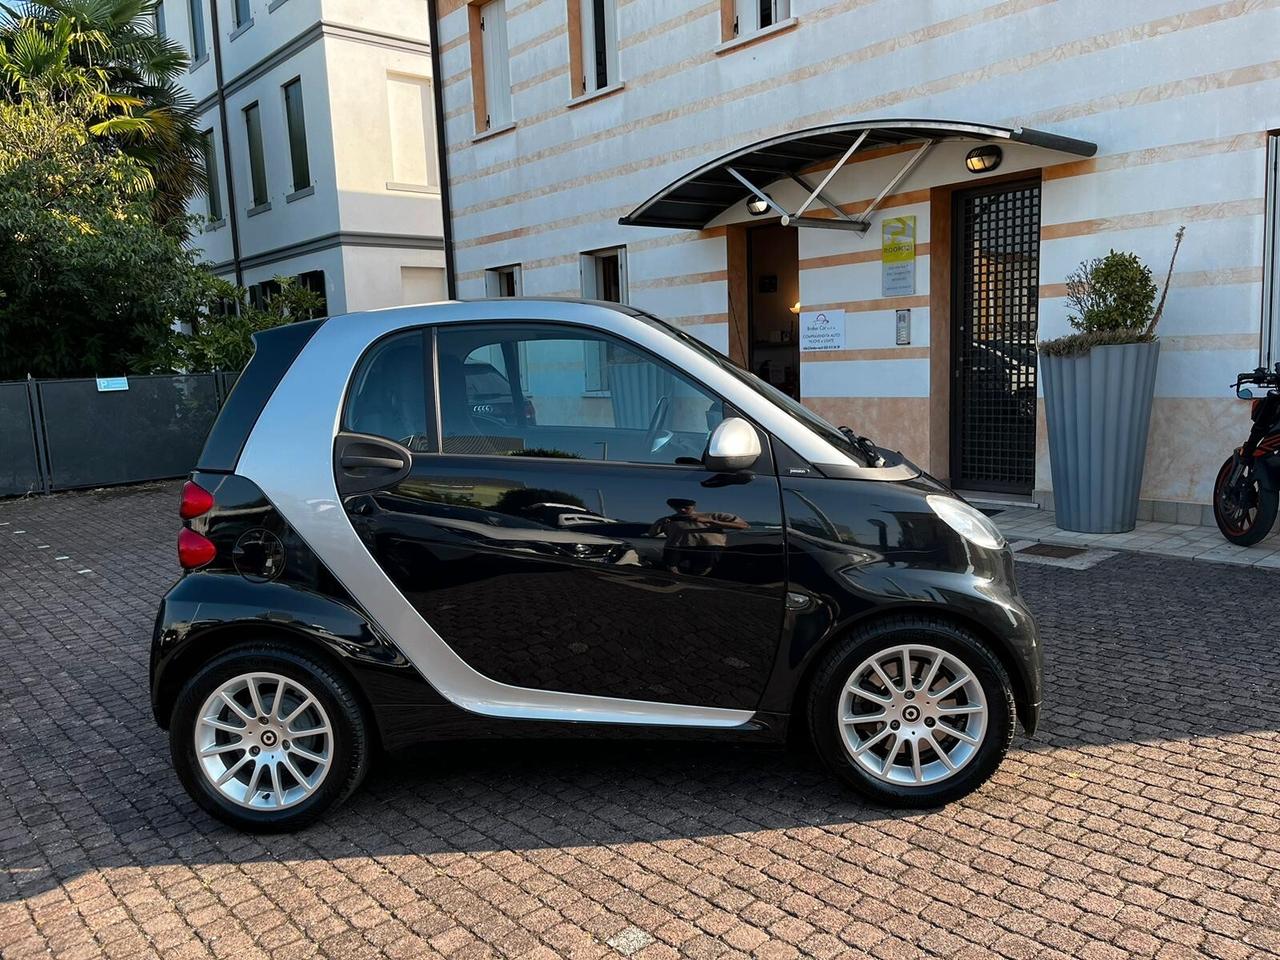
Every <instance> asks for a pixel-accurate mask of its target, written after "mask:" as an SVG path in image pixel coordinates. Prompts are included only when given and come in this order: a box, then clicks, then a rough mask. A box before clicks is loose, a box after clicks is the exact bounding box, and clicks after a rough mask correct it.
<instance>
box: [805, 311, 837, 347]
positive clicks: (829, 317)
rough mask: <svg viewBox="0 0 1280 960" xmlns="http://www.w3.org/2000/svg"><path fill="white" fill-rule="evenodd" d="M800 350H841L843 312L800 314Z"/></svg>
mask: <svg viewBox="0 0 1280 960" xmlns="http://www.w3.org/2000/svg"><path fill="white" fill-rule="evenodd" d="M800 349H801V351H804V352H808V351H810V350H843V349H844V311H843V310H807V311H805V312H803V313H801V314H800Z"/></svg>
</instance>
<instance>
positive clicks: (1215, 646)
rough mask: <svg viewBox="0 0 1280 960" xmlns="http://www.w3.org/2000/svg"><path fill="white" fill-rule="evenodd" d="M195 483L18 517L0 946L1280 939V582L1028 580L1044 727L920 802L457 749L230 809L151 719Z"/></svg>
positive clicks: (1104, 951) (1155, 944)
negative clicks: (201, 794) (260, 834)
mask: <svg viewBox="0 0 1280 960" xmlns="http://www.w3.org/2000/svg"><path fill="white" fill-rule="evenodd" d="M175 508H176V488H175V487H174V486H173V485H166V486H163V487H152V488H145V489H133V490H124V491H111V492H99V493H86V494H68V495H62V496H59V497H55V498H47V499H40V500H32V501H26V502H17V503H6V504H0V524H3V525H0V644H2V648H0V738H2V740H3V742H0V955H3V956H4V957H5V958H17V957H35V956H45V955H46V954H47V953H53V954H54V955H57V956H63V957H85V958H89V957H98V956H102V955H106V956H110V957H117V956H120V957H128V958H130V960H135V958H137V960H140V958H142V957H146V956H152V955H156V954H160V955H164V956H175V957H186V956H192V957H195V956H199V957H206V956H210V955H213V956H218V957H235V958H244V957H252V956H257V955H267V954H269V955H271V956H273V957H294V956H307V955H312V954H316V953H319V954H323V955H328V956H333V957H342V958H350V957H361V956H387V957H424V956H439V955H445V956H450V957H472V956H476V957H479V956H492V955H499V956H511V957H539V956H542V957H554V956H567V957H596V956H617V955H630V956H634V957H643V958H655V957H669V956H676V955H686V956H690V957H720V956H744V955H756V956H761V957H792V956H797V955H806V956H808V955H812V956H818V957H834V956H863V955H871V956H874V957H881V958H887V957H914V956H920V955H922V954H935V955H942V956H948V957H959V956H986V955H990V954H992V953H995V954H1000V955H1004V956H1008V957H1033V956H1060V955H1063V954H1069V955H1076V956H1084V957H1120V956H1122V955H1124V954H1132V955H1140V956H1149V955H1158V956H1162V957H1165V956H1167V957H1180V956H1188V957H1189V956H1197V955H1207V956H1215V957H1244V956H1250V955H1252V956H1262V955H1277V954H1280V909H1278V908H1280V899H1278V897H1280V894H1278V891H1280V805H1278V803H1280V793H1278V791H1277V783H1280V742H1278V740H1277V731H1280V642H1278V641H1277V631H1278V630H1280V592H1278V591H1277V586H1280V573H1276V572H1274V571H1267V570H1260V569H1247V568H1239V567H1232V566H1225V565H1218V564H1206V563H1192V562H1190V561H1182V560H1175V559H1167V558H1159V557H1151V556H1137V555H1123V554H1122V555H1120V556H1118V557H1115V558H1112V559H1109V560H1106V561H1105V562H1103V563H1101V564H1099V565H1098V566H1095V567H1093V568H1091V569H1088V570H1082V571H1075V570H1066V569H1055V568H1051V567H1047V566H1039V565H1030V564H1020V566H1019V569H1020V575H1021V581H1022V584H1023V587H1024V591H1025V593H1026V595H1027V597H1028V600H1029V603H1030V604H1031V606H1032V608H1033V609H1034V610H1035V611H1036V612H1037V614H1038V615H1039V618H1040V623H1041V627H1042V631H1043V634H1044V637H1045V641H1046V646H1047V647H1048V677H1047V680H1048V682H1047V689H1046V696H1047V709H1046V714H1045V718H1044V726H1043V729H1042V732H1041V733H1040V735H1039V736H1038V737H1037V739H1036V740H1035V741H1034V742H1032V741H1027V740H1026V739H1024V738H1019V739H1017V740H1016V741H1015V743H1014V750H1013V752H1012V753H1011V755H1010V757H1009V759H1008V761H1007V762H1006V763H1005V765H1004V767H1003V768H1002V770H1001V772H1000V773H999V774H998V775H997V777H996V778H995V780H994V781H993V782H992V783H991V784H990V785H989V786H988V787H987V788H985V789H984V790H982V791H980V792H979V793H978V794H977V795H975V796H972V797H970V798H969V799H967V800H966V801H964V802H961V803H958V804H955V805H953V806H952V807H949V808H947V809H946V810H944V811H941V812H934V813H924V814H914V815H901V814H894V813H887V812H885V811H881V810H876V809H873V808H870V807H867V806H864V805H862V804H861V803H859V802H858V801H857V800H855V799H853V798H851V797H850V796H848V795H846V794H844V793H842V792H840V791H839V790H838V789H836V788H835V787H834V786H833V785H832V783H831V782H830V781H829V780H828V779H827V777H826V776H824V774H823V773H822V772H821V770H819V769H818V767H817V765H816V764H815V762H814V761H813V760H812V758H810V757H807V756H793V755H788V754H786V753H784V752H783V751H781V750H765V749H746V748H741V749H726V748H724V747H690V746H682V745H661V744H658V745H652V746H637V745H634V744H622V745H611V744H601V743H591V744H582V743H569V744H553V745H546V746H542V745H527V744H521V745H516V746H509V745H493V746H475V745H471V746H465V747H459V746H453V747H450V748H448V749H441V750H433V751H424V752H422V753H420V754H415V755H413V756H412V757H410V758H407V759H405V758H400V759H399V760H398V761H397V762H394V763H383V764H382V766H381V768H380V769H378V770H376V771H375V772H374V774H373V775H372V776H371V777H370V779H369V781H368V783H367V785H366V787H365V789H364V790H363V791H362V792H361V793H359V794H358V795H357V796H356V797H355V798H353V800H352V801H351V802H349V803H348V804H347V805H346V806H345V807H343V808H342V809H341V810H340V811H338V812H337V813H336V815H334V816H331V817H330V818H329V819H328V820H327V821H326V822H325V823H323V824H321V825H319V826H317V827H315V828H313V829H311V830H309V831H307V832H305V833H303V834H301V835H295V836H292V837H274V838H272V837H267V838H255V837H248V836H241V835H238V834H236V833H233V832H231V831H229V830H227V829H224V828H222V827H220V826H218V825H216V824H215V823H213V822H212V821H210V820H209V819H207V818H206V817H204V816H203V815H202V814H201V813H200V812H199V811H198V810H197V809H196V808H195V806H194V805H193V804H191V803H190V802H189V801H188V800H187V799H186V797H185V795H184V794H183V793H182V791H181V789H180V788H179V786H178V784H177V781H176V780H175V779H174V777H173V775H172V774H171V772H170V769H169V760H168V755H167V745H166V741H165V736H164V735H163V734H162V733H161V732H160V731H159V730H157V729H156V728H155V727H154V726H153V725H152V722H151V720H150V716H149V710H148V706H147V694H146V658H147V644H148V640H149V635H150V628H151V618H152V615H153V613H154V608H155V602H156V598H157V597H158V596H159V595H160V594H161V592H162V591H163V590H164V589H165V588H166V587H167V586H168V584H169V583H170V582H171V581H172V580H173V579H174V578H175V576H176V573H177V569H176V566H175V560H174V550H173V546H172V544H173V537H174V532H175V529H176V526H177V519H176V515H175V513H176V510H175Z"/></svg>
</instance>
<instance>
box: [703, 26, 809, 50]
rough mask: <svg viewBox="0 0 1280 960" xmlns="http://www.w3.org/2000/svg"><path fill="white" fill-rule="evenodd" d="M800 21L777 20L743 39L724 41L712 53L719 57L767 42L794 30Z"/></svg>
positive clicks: (736, 38) (735, 38)
mask: <svg viewBox="0 0 1280 960" xmlns="http://www.w3.org/2000/svg"><path fill="white" fill-rule="evenodd" d="M799 22H800V21H799V20H797V19H796V18H795V17H787V19H785V20H779V21H778V22H777V23H772V24H770V25H769V26H767V27H765V28H764V29H763V30H757V31H756V32H755V33H748V34H747V35H746V36H744V37H734V38H733V39H732V40H726V41H725V42H724V43H722V44H720V45H719V46H717V47H713V48H712V51H711V52H712V53H714V54H715V55H716V56H720V55H721V54H722V53H732V52H733V51H734V50H741V49H742V48H743V47H749V46H751V44H753V43H755V42H756V41H757V40H767V39H769V37H773V36H777V35H778V34H780V33H786V32H787V31H789V30H794V29H795V27H796V24H797V23H799Z"/></svg>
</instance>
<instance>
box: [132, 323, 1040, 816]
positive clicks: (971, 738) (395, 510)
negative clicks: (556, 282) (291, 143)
mask: <svg viewBox="0 0 1280 960" xmlns="http://www.w3.org/2000/svg"><path fill="white" fill-rule="evenodd" d="M481 365H485V366H488V367H492V368H493V370H494V371H495V373H496V376H492V377H491V378H490V379H491V381H493V382H505V383H506V384H507V386H506V387H505V388H504V389H507V390H509V392H510V396H509V397H505V398H500V400H501V409H502V415H501V416H493V415H491V414H486V413H485V412H484V411H478V410H477V407H476V404H475V402H474V399H475V398H474V391H472V393H471V394H470V395H469V393H468V387H467V382H466V377H467V371H468V370H469V369H471V370H474V369H477V368H478V367H480V366H481ZM498 399H499V398H494V400H495V402H497V400H498ZM535 409H536V411H537V413H536V418H535V417H534V416H533V413H532V411H533V410H535ZM179 514H180V517H181V520H182V527H181V529H180V531H179V533H178V560H179V562H180V564H181V566H182V568H183V570H184V573H183V575H182V577H181V579H180V580H179V581H178V582H177V584H176V585H175V586H174V587H173V588H172V589H171V590H170V591H169V593H168V594H167V595H166V596H165V597H164V599H163V602H162V603H161V605H160V610H159V613H158V616H157V620H156V626H155V634H154V638H153V643H152V650H151V676H150V685H151V700H152V704H153V707H154V712H155V718H156V720H157V722H158V723H159V724H160V725H161V727H164V728H167V730H168V731H169V739H170V747H171V752H172V756H173V763H174V766H175V768H176V771H177V774H178V776H179V778H180V780H181V781H182V784H183V785H184V787H185V788H186V789H187V791H189V793H190V795H191V796H192V797H193V798H194V799H195V801H196V802H197V803H198V804H199V806H201V807H202V808H204V809H205V810H206V811H208V812H209V813H211V814H213V815H214V816H216V817H219V818H221V819H222V820H224V821H226V822H228V823H231V824H234V825H236V826H238V827H240V828H243V829H246V830H258V831H284V830H292V829H297V828H299V827H302V826H304V825H305V824H307V823H309V822H312V821H314V820H315V819H316V818H318V817H320V816H321V815H322V814H323V813H324V812H325V811H326V810H328V809H330V808H332V807H333V806H334V805H335V804H338V803H340V802H341V801H342V800H344V799H345V798H346V797H348V796H349V795H350V794H351V793H352V792H353V791H354V790H355V789H356V788H357V787H358V786H359V784H360V782H361V779H362V778H363V777H364V775H365V772H366V770H367V768H368V766H369V763H370V758H371V757H372V756H374V755H375V754H376V753H378V752H381V751H397V750H400V749H401V748H404V747H407V746H410V745H415V744H421V743H423V742H426V741H433V740H444V739H449V738H461V737H471V738H502V737H513V736H544V735H562V734H565V733H570V734H572V733H595V734H600V733H606V734H608V735H614V734H616V735H620V736H625V735H632V736H636V735H639V736H658V737H676V738H679V737H708V738H725V739H730V740H736V741H759V742H785V741H788V740H790V739H791V738H790V737H789V734H790V733H795V734H799V735H802V736H803V737H805V738H807V739H808V740H810V741H811V742H812V744H813V747H814V748H815V749H816V752H817V753H818V754H819V755H820V757H821V758H822V760H823V761H824V762H825V764H826V765H827V766H828V767H829V768H830V770H831V771H832V773H833V774H834V775H835V776H836V777H838V778H839V779H840V780H842V781H843V782H844V783H846V784H848V785H849V786H850V787H852V788H854V789H855V790H857V791H859V792H860V793H861V794H863V795H864V796H865V797H867V798H869V799H870V800H872V801H874V802H876V803H879V804H882V805H889V806H901V807H926V806H934V805H940V804H944V803H947V802H949V801H951V800H954V799H955V798H958V797H960V796H963V795H964V794H967V793H968V792H970V791H971V790H973V789H975V788H976V787H977V786H978V785H980V784H981V783H983V782H984V781H985V780H986V779H987V778H988V777H990V776H991V774H992V772H993V771H994V770H995V769H996V767H997V765H998V764H999V763H1000V761H1001V759H1002V758H1003V757H1004V755H1005V752H1006V750H1007V749H1008V747H1009V744H1010V742H1011V739H1012V737H1013V735H1014V732H1015V726H1016V724H1017V723H1019V722H1020V723H1021V725H1022V727H1023V729H1024V730H1026V731H1027V733H1028V734H1030V733H1032V732H1034V730H1035V727H1036V722H1037V718H1038V716H1039V712H1040V700H1041V693H1040V690H1041V652H1040V645H1039V642H1038V640H1037V635H1036V629H1035V625H1034V622H1033V619H1032V616H1031V614H1030V613H1029V612H1028V610H1027V608H1026V607H1025V606H1024V604H1023V602H1022V600H1021V599H1020V597H1019V595H1018V591H1017V588H1016V586H1015V582H1014V565H1013V561H1012V557H1011V555H1010V552H1009V550H1008V548H1007V546H1006V545H1005V542H1004V540H1003V539H1002V537H1001V535H1000V532H999V531H998V529H997V528H996V527H995V526H994V525H993V523H992V522H991V520H990V519H989V518H988V517H987V516H985V515H984V514H983V513H981V512H980V511H978V510H977V509H974V508H973V507H972V506H970V505H969V504H967V503H966V502H965V501H964V500H962V499H960V498H959V497H957V496H956V495H955V494H954V493H952V492H951V491H950V490H948V489H947V488H946V487H945V486H944V485H943V484H941V483H939V482H938V481H936V480H934V479H932V478H931V477H929V476H928V475H927V474H925V473H923V472H922V471H921V470H920V469H919V468H918V467H916V466H915V465H914V464H912V463H911V462H910V461H909V460H907V459H906V458H905V457H903V456H902V455H901V454H899V453H896V452H894V451H892V450H889V449H887V448H885V447H882V446H878V445H877V444H875V443H874V442H872V441H871V440H869V439H868V438H866V437H864V436H861V435H859V434H858V433H857V432H856V430H854V429H851V428H850V427H838V426H835V425H832V424H830V423H828V422H827V421H826V420H824V419H822V418H821V417H820V416H818V415H817V414H816V413H814V412H813V411H812V410H810V409H808V408H806V407H805V406H803V405H802V404H800V403H798V402H797V401H795V400H793V399H792V398H790V397H788V396H786V395H784V394H782V393H780V392H779V391H777V390H776V389H774V388H773V387H771V386H769V385H767V384H766V383H764V382H763V381H761V380H760V379H758V378H757V377H755V376H754V375H752V374H751V373H748V372H746V371H744V370H742V369H740V368H739V367H737V366H736V365H734V364H733V363H732V362H730V361H729V359H727V358H726V357H724V356H723V355H721V354H720V353H718V352H716V351H715V350H714V349H712V348H711V347H709V346H707V345H706V344H704V343H702V342H701V341H699V340H698V339H695V338H694V337H692V336H690V335H689V334H687V333H685V332H683V331H681V330H680V329H678V328H676V327H673V326H669V325H667V324H666V323H663V322H662V321H660V320H658V319H656V318H654V317H652V316H649V315H647V314H645V313H643V312H641V311H639V310H635V309H632V308H630V307H626V306H621V305H618V304H610V303H591V302H579V301H557V300H537V299H501V300H490V301H477V302H447V303H439V304H431V305H426V306H415V307H403V308H394V309H389V310H381V311H373V312H368V313H361V314H350V315H346V316H336V317H331V318H328V319H324V320H315V321H306V322H298V323H291V324H288V325H286V326H282V327H278V328H276V329H273V330H270V331H267V332H263V333H259V334H258V335H257V337H256V352H255V353H254V355H253V359H252V361H251V362H250V363H249V365H248V367H247V368H246V369H245V370H244V372H243V373H242V374H241V376H240V378H239V380H238V382H237V383H236V385H235V388H234V390H233V391H232V392H231V394H230V396H229V397H228V399H227V402H226V404H225V406H224V408H223V410H222V411H221V414H220V415H219V417H218V419H217V421H216V423H215V424H214V426H213V429H212V430H211V432H210V434H209V437H208V440H207V442H206V444H205V447H204V450H203V452H202V454H201V456H200V459H199V462H198V464H197V466H196V469H195V470H194V472H193V473H192V474H191V477H190V480H189V481H188V482H187V483H186V484H185V486H184V488H183V490H182V496H181V503H180V506H179ZM563 517H572V523H567V522H563V521H562V520H561V519H559V518H563Z"/></svg>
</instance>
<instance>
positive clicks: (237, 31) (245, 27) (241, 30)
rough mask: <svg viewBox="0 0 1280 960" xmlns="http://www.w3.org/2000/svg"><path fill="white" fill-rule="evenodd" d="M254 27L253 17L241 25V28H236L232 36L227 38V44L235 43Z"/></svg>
mask: <svg viewBox="0 0 1280 960" xmlns="http://www.w3.org/2000/svg"><path fill="white" fill-rule="evenodd" d="M252 26H253V17H250V18H249V19H248V20H246V21H245V22H244V23H242V24H240V26H238V27H236V28H235V29H234V30H232V31H231V35H230V36H229V37H227V43H231V42H232V41H234V40H235V38H236V37H238V36H240V34H242V33H244V32H245V31H246V30H248V29H249V28H250V27H252Z"/></svg>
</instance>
